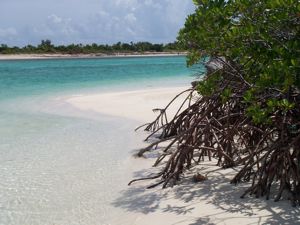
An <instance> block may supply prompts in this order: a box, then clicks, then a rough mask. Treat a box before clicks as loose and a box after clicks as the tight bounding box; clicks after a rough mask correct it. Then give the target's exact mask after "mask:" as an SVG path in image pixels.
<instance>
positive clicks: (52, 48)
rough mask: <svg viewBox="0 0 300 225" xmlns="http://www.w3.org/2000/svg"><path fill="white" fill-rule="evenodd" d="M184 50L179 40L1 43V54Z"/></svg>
mask: <svg viewBox="0 0 300 225" xmlns="http://www.w3.org/2000/svg"><path fill="white" fill-rule="evenodd" d="M178 51H184V49H183V48H182V47H181V46H180V45H179V43H178V42H173V43H168V44H152V43H150V42H137V43H133V42H130V43H122V42H118V43H116V44H112V45H107V44H105V45H104V44H96V43H93V44H86V45H84V44H70V45H57V46H56V45H54V44H52V42H51V40H48V39H47V40H42V41H41V43H40V44H39V45H37V46H33V45H26V46H24V47H17V46H13V47H9V46H8V45H6V44H1V45H0V54H22V53H23V54H39V53H48V54H51V53H53V54H54V53H60V54H92V53H94V54H97V53H104V54H110V53H111V54H113V53H116V52H118V53H127V52H128V53H133V52H137V53H140V52H178Z"/></svg>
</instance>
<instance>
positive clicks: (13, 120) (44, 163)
mask: <svg viewBox="0 0 300 225" xmlns="http://www.w3.org/2000/svg"><path fill="white" fill-rule="evenodd" d="M194 73H195V71H194V70H193V69H187V68H186V63H185V57H180V56H176V57H141V58H104V59H47V60H15V61H13V60H10V61H0V225H10V224H11V225H48V224H49V225H50V224H51V225H72V224H85V225H86V224H91V225H92V224H130V223H131V222H130V221H120V220H121V219H120V218H122V215H123V214H125V213H126V212H124V209H121V208H118V207H117V205H116V203H113V202H114V200H115V199H116V198H117V197H118V193H119V192H120V191H121V190H123V189H125V188H126V185H127V182H128V179H130V178H131V177H132V174H131V173H132V171H131V170H130V167H131V162H132V159H131V155H132V153H133V151H134V150H135V149H137V148H138V147H139V146H140V145H141V143H140V142H141V140H142V139H141V135H140V134H136V133H134V132H133V129H134V127H135V126H137V125H139V124H137V122H136V121H130V120H126V119H121V118H114V117H109V116H104V115H100V114H97V115H94V114H93V115H87V114H88V112H86V113H84V115H83V113H82V112H78V111H76V110H75V109H73V108H68V106H66V105H61V104H58V102H59V101H58V100H57V99H63V97H64V96H75V95H84V94H87V93H100V92H113V91H120V90H124V91H125V90H126V91H128V90H137V89H147V88H153V87H166V86H182V85H188V84H189V83H190V82H191V81H192V80H193V79H194V77H193V74H194ZM137 107H138V106H137ZM124 218H125V217H124Z"/></svg>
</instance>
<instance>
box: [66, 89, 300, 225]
mask: <svg viewBox="0 0 300 225" xmlns="http://www.w3.org/2000/svg"><path fill="white" fill-rule="evenodd" d="M187 88H188V87H172V88H159V89H149V90H139V91H123V92H113V93H99V94H90V95H82V96H73V97H72V96H71V97H68V98H66V99H65V101H66V102H67V103H68V104H71V105H72V106H73V107H75V108H77V109H79V110H80V111H83V112H97V113H100V114H106V115H110V116H114V117H123V118H127V119H131V120H136V121H139V122H140V123H143V122H151V121H152V120H153V119H154V118H155V114H154V113H153V112H152V110H151V109H153V108H157V107H158V108H162V107H164V106H165V105H166V104H167V103H168V102H169V101H170V100H171V99H172V98H173V97H174V96H175V95H176V94H178V93H179V92H181V91H183V90H185V89H187ZM179 103H180V99H179V101H178V104H179ZM176 104H177V103H175V108H174V109H176ZM178 104H177V105H178ZM171 111H172V109H171ZM132 135H133V134H132ZM154 161H155V157H154V155H153V153H150V154H149V155H148V156H147V155H146V159H145V158H137V159H135V158H132V163H131V164H132V167H133V168H132V170H133V173H134V175H133V178H137V177H139V178H140V177H141V176H146V175H147V174H148V175H149V174H151V173H153V172H154V171H157V170H156V169H155V168H151V165H152V163H154ZM195 172H201V173H202V174H205V173H206V174H208V180H207V181H205V182H203V183H199V184H194V183H192V182H191V181H192V179H191V178H192V175H193V174H195ZM234 173H235V171H234V169H226V170H223V169H222V168H219V167H216V166H215V162H208V161H207V162H203V163H201V164H200V165H199V166H198V167H196V168H193V169H192V170H191V171H189V172H188V173H187V175H185V177H184V178H183V181H182V184H181V185H178V186H175V187H173V188H167V189H161V188H160V187H157V188H154V189H150V190H147V189H146V187H147V186H148V185H149V184H151V183H153V181H145V182H140V183H136V184H133V185H132V186H130V187H128V188H127V189H125V190H124V191H122V193H121V196H119V197H118V198H117V199H116V200H115V201H114V202H113V205H114V206H115V207H117V208H121V209H123V210H125V211H127V218H118V219H117V221H114V222H113V223H112V224H125V223H124V221H127V220H128V218H131V219H134V221H131V222H130V224H131V225H147V224H149V225H150V224H164V225H172V224H180V225H188V224H189V225H201V224H228V225H231V224H239V225H242V224H297V222H299V221H300V214H299V212H300V211H299V208H292V207H291V205H290V202H289V201H288V200H282V201H279V202H274V201H273V200H269V201H266V200H265V198H259V199H256V198H254V197H247V198H245V199H240V195H241V194H242V193H243V191H244V190H245V189H246V188H247V187H248V186H247V185H249V184H240V185H238V186H234V185H232V184H230V182H229V181H230V179H231V178H232V176H233V174H234Z"/></svg>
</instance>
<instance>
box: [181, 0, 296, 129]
mask: <svg viewBox="0 0 300 225" xmlns="http://www.w3.org/2000/svg"><path fill="white" fill-rule="evenodd" d="M194 3H195V5H196V10H195V12H194V13H193V14H191V15H189V16H188V18H187V20H186V22H185V26H184V28H183V29H181V30H180V32H179V36H178V41H179V43H180V44H181V45H183V46H184V48H188V49H189V55H188V57H187V59H188V62H187V64H188V65H193V64H195V63H197V62H198V61H199V60H200V59H201V58H202V57H203V56H207V55H208V56H211V57H220V56H222V57H225V59H226V60H227V61H228V62H231V63H233V64H234V65H239V66H240V69H239V70H240V74H242V76H243V78H244V79H245V81H246V82H248V83H249V84H250V85H251V87H250V89H249V91H247V92H245V93H244V96H243V100H244V103H246V104H248V106H249V108H248V110H247V115H249V116H250V117H251V118H253V120H254V121H255V122H256V123H260V122H263V121H267V122H268V119H267V118H266V117H267V115H268V113H269V111H270V110H271V108H272V109H273V110H278V109H279V108H280V109H282V110H289V109H292V108H293V103H291V102H289V101H290V100H289V99H273V101H274V107H269V106H268V104H261V105H255V103H256V102H257V100H258V99H257V98H258V97H257V96H260V94H261V93H265V92H266V91H267V90H268V89H276V90H279V91H280V92H282V93H288V92H289V90H290V88H292V87H293V88H295V87H297V88H298V89H299V88H300V51H299V49H300V35H299V34H300V1H297V0H266V1H261V0H250V1H248V0H247V1H246V0H194ZM199 89H200V93H203V94H210V95H211V94H212V93H211V91H212V90H213V85H212V84H211V82H210V81H204V82H201V86H200V87H199ZM225 92H226V93H225ZM225 92H224V93H223V94H221V96H220V97H221V98H222V101H225V100H226V99H228V98H229V97H227V96H230V91H229V90H228V91H225ZM269 104H271V103H270V102H269ZM272 104H273V103H272Z"/></svg>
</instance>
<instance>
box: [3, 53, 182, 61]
mask: <svg viewBox="0 0 300 225" xmlns="http://www.w3.org/2000/svg"><path fill="white" fill-rule="evenodd" d="M186 55H187V53H186V52H143V53H135V52H133V53H112V54H105V53H92V54H44V53H41V54H0V60H26V59H76V58H79V59H85V58H86V59H90V58H123V57H124V58H125V57H159V56H186Z"/></svg>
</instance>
